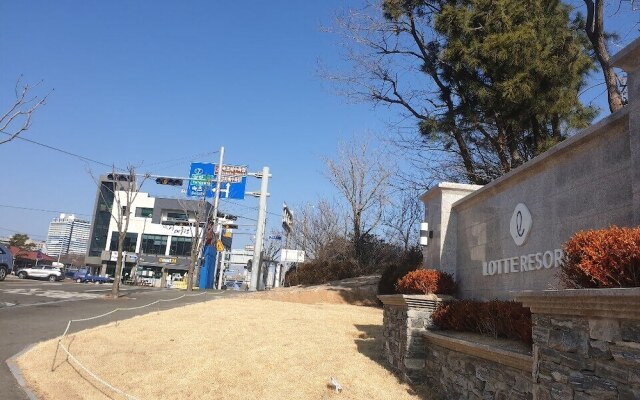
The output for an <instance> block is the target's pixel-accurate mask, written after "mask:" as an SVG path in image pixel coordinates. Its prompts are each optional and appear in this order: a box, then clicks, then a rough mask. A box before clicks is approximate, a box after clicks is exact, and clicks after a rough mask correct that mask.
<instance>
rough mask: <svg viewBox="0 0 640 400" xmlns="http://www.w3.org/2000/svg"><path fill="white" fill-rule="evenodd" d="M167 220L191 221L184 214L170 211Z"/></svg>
mask: <svg viewBox="0 0 640 400" xmlns="http://www.w3.org/2000/svg"><path fill="white" fill-rule="evenodd" d="M167 218H168V219H173V220H178V221H189V218H188V217H187V214H185V213H184V212H180V211H169V212H167Z"/></svg>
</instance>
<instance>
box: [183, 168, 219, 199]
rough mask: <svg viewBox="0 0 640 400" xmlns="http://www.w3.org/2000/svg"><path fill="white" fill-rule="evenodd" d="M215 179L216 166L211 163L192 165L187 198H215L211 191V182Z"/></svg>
mask: <svg viewBox="0 0 640 400" xmlns="http://www.w3.org/2000/svg"><path fill="white" fill-rule="evenodd" d="M213 177H214V164H211V163H191V172H189V184H188V185H187V197H197V198H202V196H204V195H205V192H206V197H207V198H212V197H213V192H212V191H211V186H212V185H211V181H212V180H213Z"/></svg>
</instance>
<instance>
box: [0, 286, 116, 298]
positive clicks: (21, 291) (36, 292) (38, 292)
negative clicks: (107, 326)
mask: <svg viewBox="0 0 640 400" xmlns="http://www.w3.org/2000/svg"><path fill="white" fill-rule="evenodd" d="M0 292H1V293H4V294H13V295H21V296H37V297H46V298H50V299H56V300H87V299H97V298H101V297H104V294H98V293H80V292H70V291H66V290H52V289H37V288H12V289H0Z"/></svg>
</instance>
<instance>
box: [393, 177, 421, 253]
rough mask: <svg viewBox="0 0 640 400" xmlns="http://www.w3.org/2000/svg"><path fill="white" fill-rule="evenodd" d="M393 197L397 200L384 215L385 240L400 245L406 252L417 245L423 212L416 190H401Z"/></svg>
mask: <svg viewBox="0 0 640 400" xmlns="http://www.w3.org/2000/svg"><path fill="white" fill-rule="evenodd" d="M395 195H396V196H397V198H396V199H394V200H393V201H392V203H391V207H389V208H388V209H389V211H388V212H387V213H386V214H385V219H384V226H385V228H386V238H387V241H388V242H390V243H397V244H400V245H401V246H402V249H403V250H404V251H405V252H406V251H408V250H409V249H410V248H411V247H412V246H414V245H417V244H418V236H419V229H418V224H419V223H420V221H422V217H423V214H424V212H423V209H422V204H421V202H420V199H419V198H418V196H419V193H418V191H417V190H401V191H397V192H396V193H395Z"/></svg>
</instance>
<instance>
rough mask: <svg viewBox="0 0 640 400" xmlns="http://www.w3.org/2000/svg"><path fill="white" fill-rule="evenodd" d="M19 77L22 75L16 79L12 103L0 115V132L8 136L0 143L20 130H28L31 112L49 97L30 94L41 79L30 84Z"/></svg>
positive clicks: (12, 137) (15, 136) (16, 135)
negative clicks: (34, 83) (32, 84)
mask: <svg viewBox="0 0 640 400" xmlns="http://www.w3.org/2000/svg"><path fill="white" fill-rule="evenodd" d="M21 79H22V77H20V78H18V80H17V81H16V86H15V89H14V94H15V100H14V102H13V104H12V105H11V106H10V107H9V109H8V110H7V111H6V112H5V113H4V114H2V115H0V132H2V133H4V134H5V135H7V136H8V137H7V138H6V139H0V144H3V143H7V142H10V141H12V140H13V139H15V138H17V137H18V136H19V135H20V134H21V133H22V132H24V131H26V130H28V129H29V128H30V127H31V117H32V116H33V113H34V112H35V111H36V110H37V109H38V108H40V106H42V105H44V104H45V103H46V101H47V97H49V94H46V95H45V96H44V97H42V98H40V97H39V96H37V95H33V96H32V94H31V93H32V91H33V89H34V88H36V87H38V86H40V84H41V83H42V81H41V82H39V83H37V84H36V85H34V86H30V85H29V84H28V83H24V84H23V83H22V82H21Z"/></svg>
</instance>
